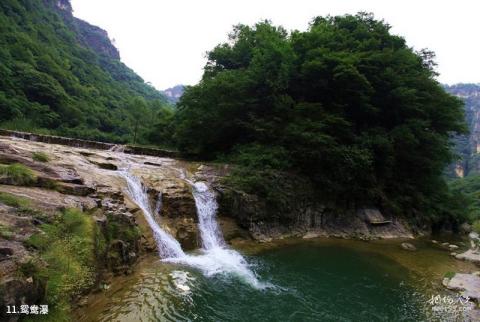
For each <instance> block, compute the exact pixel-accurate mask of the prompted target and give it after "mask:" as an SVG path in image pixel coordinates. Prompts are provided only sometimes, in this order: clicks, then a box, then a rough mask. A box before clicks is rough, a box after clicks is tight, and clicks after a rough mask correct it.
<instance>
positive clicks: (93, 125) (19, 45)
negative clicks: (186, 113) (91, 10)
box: [0, 0, 167, 143]
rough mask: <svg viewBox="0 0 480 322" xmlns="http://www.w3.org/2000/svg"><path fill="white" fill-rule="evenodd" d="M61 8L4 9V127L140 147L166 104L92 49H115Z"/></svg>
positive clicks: (7, 4)
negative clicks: (92, 45)
mask: <svg viewBox="0 0 480 322" xmlns="http://www.w3.org/2000/svg"><path fill="white" fill-rule="evenodd" d="M60 5H66V6H67V7H68V5H69V2H68V1H54V0H44V1H37V0H2V1H1V2H0V62H1V63H0V126H2V127H4V128H5V127H6V128H11V129H17V130H32V131H39V132H53V133H57V134H61V135H66V136H75V137H80V138H87V139H97V140H108V141H120V142H125V141H133V140H134V137H136V138H135V139H136V140H137V141H141V142H142V140H144V138H145V137H146V135H147V134H148V133H149V131H150V129H151V128H152V126H153V125H154V124H155V122H156V120H157V115H156V114H157V113H158V111H159V110H163V109H164V108H167V106H166V99H165V97H164V96H163V95H162V94H161V93H160V92H158V91H156V90H155V89H154V88H153V87H151V86H150V85H148V84H145V83H144V81H143V80H142V79H141V78H140V77H139V76H138V75H136V74H135V73H134V72H133V71H132V70H130V69H129V68H128V67H126V66H125V65H124V64H122V63H121V62H120V61H119V60H118V59H116V58H118V57H115V55H113V56H109V55H107V54H104V53H102V52H97V51H95V50H94V49H95V48H93V49H92V48H89V47H88V46H87V45H86V42H85V39H86V37H100V38H98V39H97V38H96V39H93V42H94V43H95V45H96V46H97V47H101V48H103V47H105V46H107V45H110V46H111V44H110V42H109V39H108V37H106V36H104V37H105V38H104V39H103V38H101V36H102V35H101V34H100V35H97V34H95V32H93V31H97V30H101V29H99V28H96V27H94V26H90V25H88V24H87V23H85V22H83V21H80V20H78V19H76V18H74V17H73V16H72V15H71V11H69V10H68V8H67V9H65V8H63V9H62V8H60V7H59V6H60ZM95 28H96V29H95ZM92 30H93V31H92ZM113 48H114V47H113ZM117 54H118V53H117ZM144 141H145V140H144ZM143 143H145V142H143Z"/></svg>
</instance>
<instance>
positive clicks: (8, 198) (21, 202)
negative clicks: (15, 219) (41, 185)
mask: <svg viewBox="0 0 480 322" xmlns="http://www.w3.org/2000/svg"><path fill="white" fill-rule="evenodd" d="M0 202H1V203H3V204H5V205H7V206H10V207H15V208H24V207H27V206H28V205H29V204H30V203H29V201H28V200H27V199H25V198H21V197H17V196H15V195H12V194H10V193H6V192H0Z"/></svg>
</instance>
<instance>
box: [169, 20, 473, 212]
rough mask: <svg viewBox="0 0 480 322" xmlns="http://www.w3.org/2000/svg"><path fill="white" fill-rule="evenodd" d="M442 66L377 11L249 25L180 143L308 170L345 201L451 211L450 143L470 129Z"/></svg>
mask: <svg viewBox="0 0 480 322" xmlns="http://www.w3.org/2000/svg"><path fill="white" fill-rule="evenodd" d="M434 66H435V65H434V61H433V54H432V53H431V52H429V51H421V52H415V51H414V50H413V49H412V48H409V47H408V46H407V45H406V42H405V40H404V39H403V38H402V37H400V36H396V35H392V34H391V33H390V26H389V25H387V24H386V23H385V22H383V21H378V20H375V19H374V17H373V16H372V15H371V14H366V13H359V14H357V15H346V16H338V17H317V18H315V19H314V20H313V21H312V22H311V24H310V27H309V29H308V30H307V31H305V32H300V31H294V32H292V33H290V34H289V33H288V32H286V31H285V30H284V29H283V28H281V27H275V26H273V25H272V24H271V23H270V22H268V21H263V22H260V23H257V24H256V25H254V26H245V25H238V26H236V27H235V28H234V30H233V32H232V33H231V35H230V39H229V41H228V42H227V43H224V44H220V45H218V46H217V47H215V48H214V49H213V50H212V51H211V52H210V53H209V54H208V62H207V65H206V66H205V73H204V75H203V78H202V80H201V81H200V83H199V84H198V85H196V86H192V87H189V88H187V89H186V92H185V94H184V96H183V97H182V99H181V100H180V102H179V103H178V109H179V110H178V113H177V115H176V117H175V121H174V124H175V128H176V130H175V134H174V139H175V140H176V142H177V144H178V146H179V148H180V149H181V150H182V151H184V152H187V153H194V154H198V155H200V156H203V157H207V158H216V157H219V156H222V155H223V156H225V155H227V156H229V158H230V159H231V160H236V161H238V162H240V163H242V164H247V165H248V164H251V163H254V164H255V166H256V167H257V168H258V167H260V165H259V160H260V161H261V162H260V164H263V166H264V167H271V168H277V169H282V170H289V171H294V172H297V173H300V174H303V175H305V176H308V177H309V178H311V180H312V181H313V182H314V183H315V184H316V186H317V188H318V190H319V192H320V194H319V195H320V196H321V197H323V198H326V199H329V200H334V201H336V203H337V204H348V205H356V206H363V205H367V204H373V205H376V206H379V207H383V208H384V209H388V210H391V211H396V212H403V211H405V210H407V211H408V212H409V213H411V212H415V211H417V212H423V211H425V210H426V209H428V211H429V212H431V213H435V214H440V213H443V212H445V211H446V210H445V209H446V208H445V207H444V206H443V204H444V200H446V197H445V194H446V193H447V188H446V185H445V184H444V182H443V179H442V177H441V174H442V171H443V169H444V167H445V165H446V164H448V162H450V161H451V158H452V155H451V151H450V146H449V138H450V136H451V134H452V133H455V132H457V133H459V132H463V131H465V125H464V122H463V110H462V103H461V102H460V101H459V100H458V99H456V98H455V97H453V96H451V95H449V94H447V93H446V92H445V91H444V90H443V88H442V87H441V86H440V84H439V83H438V82H437V81H436V80H435V76H436V73H435V71H434ZM259 154H260V155H261V154H264V155H265V156H266V157H265V158H259V157H258V155H259ZM248 155H250V156H251V157H250V158H249V157H248ZM279 159H280V160H279ZM252 160H253V161H252Z"/></svg>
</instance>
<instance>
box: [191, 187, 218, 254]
mask: <svg viewBox="0 0 480 322" xmlns="http://www.w3.org/2000/svg"><path fill="white" fill-rule="evenodd" d="M192 188H193V198H194V199H195V205H196V207H197V215H198V228H199V230H200V235H201V240H202V246H203V249H205V250H209V249H212V248H214V247H219V246H224V245H225V241H224V240H223V237H222V234H221V232H220V229H219V227H218V223H217V221H216V220H215V216H216V213H217V208H218V205H217V201H216V198H215V194H214V193H213V191H211V190H210V189H209V188H208V186H207V185H206V184H205V183H204V182H196V183H194V184H193V186H192Z"/></svg>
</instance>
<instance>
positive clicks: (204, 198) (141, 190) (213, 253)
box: [120, 170, 268, 288]
mask: <svg viewBox="0 0 480 322" xmlns="http://www.w3.org/2000/svg"><path fill="white" fill-rule="evenodd" d="M120 175H121V176H122V177H123V178H124V179H125V180H126V181H127V189H126V192H127V193H128V195H129V196H130V198H132V200H133V201H134V202H135V203H136V204H137V205H138V206H139V207H140V209H142V211H143V214H144V216H145V219H146V220H147V222H148V224H149V225H150V227H151V229H152V231H153V234H154V237H155V240H156V242H157V247H158V250H159V253H160V257H161V258H162V260H163V261H167V262H171V263H179V264H185V265H189V266H192V267H195V268H197V269H199V270H200V271H202V272H203V274H205V275H206V276H212V275H216V274H224V275H225V274H227V275H228V274H231V275H236V276H238V277H240V278H241V279H243V280H244V281H245V282H247V283H249V284H250V285H252V286H253V287H256V288H265V287H267V286H268V285H266V284H264V283H261V282H259V281H258V279H257V278H256V276H255V274H254V273H253V272H252V271H251V270H250V268H249V264H248V263H247V261H246V260H245V258H243V256H242V255H241V254H240V253H238V252H237V251H235V250H233V249H229V248H228V247H227V246H226V245H225V242H224V240H223V237H222V234H221V232H220V229H219V227H218V224H217V221H216V219H215V216H216V212H217V202H216V198H215V193H214V192H213V191H211V190H210V189H209V187H208V186H207V185H206V184H205V183H204V182H197V183H193V182H191V181H189V180H187V179H185V181H187V182H188V183H190V184H191V185H192V188H193V196H194V199H195V204H196V207H197V214H198V218H199V230H200V236H201V240H202V250H201V251H202V253H201V254H199V255H189V254H185V252H184V251H183V250H182V247H181V246H180V244H179V242H178V241H177V240H176V239H175V238H174V237H172V236H171V235H170V234H168V233H167V232H166V231H165V230H163V229H162V228H161V227H160V226H159V225H158V223H157V221H156V220H155V213H157V212H158V211H159V210H160V207H161V201H158V202H157V204H156V209H155V213H154V212H152V208H151V205H150V201H149V198H148V194H147V191H146V189H145V187H144V186H143V185H142V183H141V182H140V180H139V179H138V178H137V177H135V176H134V175H132V174H130V173H129V172H128V171H127V170H122V171H120ZM160 199H161V198H160Z"/></svg>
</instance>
